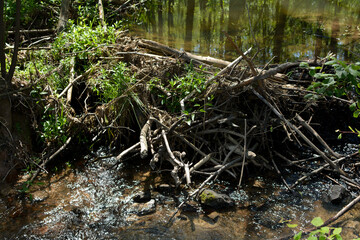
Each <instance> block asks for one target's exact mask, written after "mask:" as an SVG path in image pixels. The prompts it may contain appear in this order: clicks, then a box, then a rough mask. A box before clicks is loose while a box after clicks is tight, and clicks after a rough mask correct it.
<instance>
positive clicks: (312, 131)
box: [296, 114, 341, 158]
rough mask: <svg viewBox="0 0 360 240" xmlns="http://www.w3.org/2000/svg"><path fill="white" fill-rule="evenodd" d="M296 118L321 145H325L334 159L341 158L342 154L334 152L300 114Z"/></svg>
mask: <svg viewBox="0 0 360 240" xmlns="http://www.w3.org/2000/svg"><path fill="white" fill-rule="evenodd" d="M296 118H297V120H299V122H300V123H301V125H303V126H304V127H305V128H306V129H307V130H308V131H309V132H311V133H312V134H313V135H314V136H315V137H316V139H317V140H318V141H319V142H320V143H321V145H323V147H324V148H325V149H326V150H328V152H329V153H330V154H331V155H332V156H333V157H336V158H339V157H341V155H340V154H338V153H336V152H334V151H333V150H332V149H331V148H330V147H329V145H327V143H326V142H325V141H324V140H323V139H322V138H321V136H320V135H319V134H318V133H317V132H316V131H315V130H314V129H313V128H312V127H311V126H310V125H309V124H308V123H307V122H305V120H304V119H302V118H301V117H300V115H299V114H296Z"/></svg>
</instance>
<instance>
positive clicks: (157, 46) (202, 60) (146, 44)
mask: <svg viewBox="0 0 360 240" xmlns="http://www.w3.org/2000/svg"><path fill="white" fill-rule="evenodd" d="M139 46H140V47H142V48H146V49H149V50H152V51H155V52H159V53H162V54H165V55H168V56H171V57H174V58H182V59H184V60H185V61H186V62H191V61H192V62H194V63H196V64H199V65H206V64H213V65H216V66H220V67H226V66H228V65H229V64H230V62H228V61H224V60H220V59H216V58H212V57H202V56H198V55H194V54H191V53H188V52H180V51H178V50H176V49H174V48H170V47H168V46H166V45H164V44H161V43H158V42H155V41H151V40H145V39H143V40H141V41H140V42H139Z"/></svg>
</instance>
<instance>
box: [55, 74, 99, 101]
mask: <svg viewBox="0 0 360 240" xmlns="http://www.w3.org/2000/svg"><path fill="white" fill-rule="evenodd" d="M92 70H93V68H89V69H88V70H86V72H85V73H84V74H82V75H80V76H78V77H77V78H75V79H74V81H72V82H71V83H69V84H68V85H67V86H66V88H65V89H64V90H63V91H62V92H61V93H60V95H59V96H58V98H61V97H62V96H63V95H64V94H65V93H66V92H67V91H68V90H69V88H71V86H72V85H74V83H76V82H77V81H79V80H80V79H82V78H83V77H85V76H86V75H87V74H89V73H90V72H91V71H92Z"/></svg>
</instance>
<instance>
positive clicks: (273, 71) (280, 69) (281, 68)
mask: <svg viewBox="0 0 360 240" xmlns="http://www.w3.org/2000/svg"><path fill="white" fill-rule="evenodd" d="M296 66H299V63H284V64H281V65H279V66H278V67H276V68H270V69H269V70H267V71H266V72H264V73H262V74H259V75H257V76H254V77H250V78H247V79H245V80H243V81H242V82H240V83H239V84H236V85H234V86H232V87H231V89H235V88H240V87H245V86H248V85H250V84H252V83H253V82H256V81H260V80H264V79H266V78H270V77H272V76H274V75H276V74H277V73H279V72H283V71H285V70H286V69H288V68H290V67H296Z"/></svg>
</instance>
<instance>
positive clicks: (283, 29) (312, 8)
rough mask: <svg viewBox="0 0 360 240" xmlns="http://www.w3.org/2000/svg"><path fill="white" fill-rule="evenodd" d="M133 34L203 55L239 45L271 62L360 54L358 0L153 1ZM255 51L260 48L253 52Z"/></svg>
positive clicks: (224, 55)
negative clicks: (229, 39)
mask: <svg viewBox="0 0 360 240" xmlns="http://www.w3.org/2000/svg"><path fill="white" fill-rule="evenodd" d="M147 2H149V5H148V6H147V8H146V9H147V11H146V12H145V13H144V14H143V15H142V16H141V17H142V18H141V19H142V20H143V21H144V22H143V24H142V25H140V26H139V27H136V28H133V34H135V35H138V36H139V35H140V36H141V37H144V38H148V39H153V40H156V41H159V42H161V43H164V44H167V45H169V46H171V47H174V48H177V49H183V50H185V51H189V52H194V53H197V54H200V55H210V56H213V57H217V58H221V59H226V60H233V59H234V58H235V57H236V55H238V54H237V53H236V51H235V48H234V46H233V45H232V44H231V43H230V42H229V41H227V40H226V36H225V35H224V33H223V32H226V33H228V34H229V35H230V36H231V38H232V39H233V40H234V42H235V43H236V44H237V45H238V46H239V47H241V49H242V50H243V51H245V50H246V49H248V48H249V47H254V48H255V49H256V50H259V53H258V56H257V58H256V61H257V62H258V63H265V62H267V61H269V60H270V59H271V58H272V57H276V59H274V62H284V61H292V60H296V59H299V58H300V59H304V58H314V57H315V56H319V57H325V56H326V55H327V53H328V52H329V51H331V52H333V53H335V54H336V55H337V56H338V57H339V58H340V59H343V60H346V61H353V62H354V61H359V59H360V42H359V38H360V31H359V30H360V1H357V0H355V1H354V0H343V1H340V0H301V1H299V0H251V1H246V0H224V1H217V0H167V1H165V0H163V1H147ZM253 53H255V51H254V52H253Z"/></svg>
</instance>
